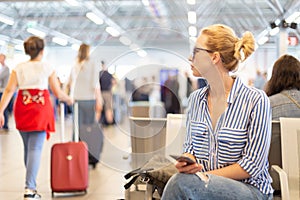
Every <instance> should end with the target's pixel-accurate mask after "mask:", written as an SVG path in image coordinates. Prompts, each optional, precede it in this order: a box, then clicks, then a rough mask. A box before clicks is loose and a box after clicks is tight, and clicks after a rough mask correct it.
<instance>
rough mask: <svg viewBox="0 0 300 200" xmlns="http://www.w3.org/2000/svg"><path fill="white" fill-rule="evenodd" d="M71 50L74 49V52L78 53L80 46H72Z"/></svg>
mask: <svg viewBox="0 0 300 200" xmlns="http://www.w3.org/2000/svg"><path fill="white" fill-rule="evenodd" d="M71 47H72V49H74V50H75V51H78V49H79V47H80V45H79V44H72V46H71Z"/></svg>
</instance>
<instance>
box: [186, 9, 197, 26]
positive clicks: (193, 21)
mask: <svg viewBox="0 0 300 200" xmlns="http://www.w3.org/2000/svg"><path fill="white" fill-rule="evenodd" d="M188 21H189V23H190V24H196V22H197V14H196V12H195V11H189V12H188Z"/></svg>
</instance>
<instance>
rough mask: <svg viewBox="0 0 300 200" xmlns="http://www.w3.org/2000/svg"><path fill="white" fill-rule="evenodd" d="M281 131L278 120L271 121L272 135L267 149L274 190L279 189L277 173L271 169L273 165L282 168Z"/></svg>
mask: <svg viewBox="0 0 300 200" xmlns="http://www.w3.org/2000/svg"><path fill="white" fill-rule="evenodd" d="M280 135H281V133H280V122H279V121H272V137H271V144H270V151H269V164H270V170H269V172H270V175H271V177H272V179H273V182H272V187H273V188H274V190H275V191H280V190H281V185H280V179H279V175H278V173H277V172H276V171H274V170H272V166H273V165H277V166H279V167H280V168H282V161H281V136H280Z"/></svg>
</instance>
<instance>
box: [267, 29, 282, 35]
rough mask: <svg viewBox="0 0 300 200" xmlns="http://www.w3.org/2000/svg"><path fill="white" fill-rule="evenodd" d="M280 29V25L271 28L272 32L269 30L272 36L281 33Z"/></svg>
mask: <svg viewBox="0 0 300 200" xmlns="http://www.w3.org/2000/svg"><path fill="white" fill-rule="evenodd" d="M279 31H280V28H279V27H276V28H273V29H271V30H270V32H269V34H270V35H271V36H274V35H276V34H277V33H279Z"/></svg>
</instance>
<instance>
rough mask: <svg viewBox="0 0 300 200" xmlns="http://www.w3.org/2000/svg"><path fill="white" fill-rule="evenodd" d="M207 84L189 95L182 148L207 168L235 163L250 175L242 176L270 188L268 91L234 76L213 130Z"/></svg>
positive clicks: (266, 191) (254, 183) (258, 185)
mask: <svg viewBox="0 0 300 200" xmlns="http://www.w3.org/2000/svg"><path fill="white" fill-rule="evenodd" d="M208 88H209V86H206V87H204V88H201V89H199V90H196V91H195V92H193V93H192V94H191V95H190V98H189V109H188V114H187V136H186V139H185V143H184V152H187V153H190V154H193V155H194V156H195V157H196V159H197V161H198V162H199V163H201V164H202V165H203V166H204V169H203V171H210V170H214V169H218V168H222V167H226V166H228V165H231V164H234V163H238V164H239V165H240V166H241V167H242V168H243V169H244V170H245V171H246V172H248V173H249V174H250V176H251V177H250V178H248V179H245V180H242V181H243V182H245V183H248V184H251V185H253V186H255V187H257V188H258V189H259V190H260V191H261V192H262V193H264V194H270V193H272V192H273V189H272V186H271V182H272V179H271V177H270V174H269V172H268V168H269V162H268V153H269V147H270V142H271V122H272V121H271V107H270V102H269V99H268V97H267V95H266V94H265V93H264V92H263V91H262V90H258V89H255V88H251V87H247V86H246V85H245V84H243V83H242V81H241V80H240V78H236V79H235V82H234V84H233V87H232V89H231V91H230V94H229V96H228V98H227V103H228V107H227V108H226V109H225V112H224V113H223V114H222V115H221V116H220V118H219V120H218V122H217V124H216V128H215V130H213V127H212V122H211V118H210V114H209V110H208V104H207V94H208Z"/></svg>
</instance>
